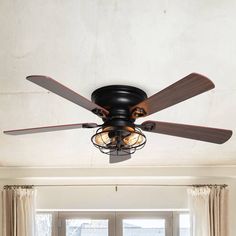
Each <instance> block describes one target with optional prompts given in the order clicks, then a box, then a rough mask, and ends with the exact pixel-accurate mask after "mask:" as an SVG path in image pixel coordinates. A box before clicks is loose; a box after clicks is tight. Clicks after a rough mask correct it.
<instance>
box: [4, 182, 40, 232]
mask: <svg viewBox="0 0 236 236" xmlns="http://www.w3.org/2000/svg"><path fill="white" fill-rule="evenodd" d="M35 195H36V192H35V189H34V188H33V187H31V186H24V187H12V186H5V187H4V190H3V236H34V235H35Z"/></svg>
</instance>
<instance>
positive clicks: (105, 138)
mask: <svg viewBox="0 0 236 236" xmlns="http://www.w3.org/2000/svg"><path fill="white" fill-rule="evenodd" d="M94 141H95V143H96V144H98V145H103V144H104V143H105V144H108V143H110V141H111V139H110V138H109V132H101V133H98V134H97V135H96V136H95V139H94Z"/></svg>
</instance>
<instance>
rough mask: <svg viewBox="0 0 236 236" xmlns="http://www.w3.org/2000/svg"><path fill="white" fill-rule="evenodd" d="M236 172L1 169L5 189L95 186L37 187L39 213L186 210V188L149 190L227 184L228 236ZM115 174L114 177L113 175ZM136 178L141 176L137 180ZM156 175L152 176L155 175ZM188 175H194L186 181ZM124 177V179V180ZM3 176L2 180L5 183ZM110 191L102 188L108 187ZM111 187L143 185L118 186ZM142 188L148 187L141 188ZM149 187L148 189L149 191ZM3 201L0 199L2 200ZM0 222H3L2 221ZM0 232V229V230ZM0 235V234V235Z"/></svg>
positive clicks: (234, 217) (235, 208)
mask: <svg viewBox="0 0 236 236" xmlns="http://www.w3.org/2000/svg"><path fill="white" fill-rule="evenodd" d="M235 170H236V169H235V168H232V167H222V168H218V167H217V168H213V167H209V168H205V167H204V168H200V167H199V168H189V167H185V168H182V167H179V168H178V167H175V168H174V167H172V168H168V167H162V168H145V169H141V168H140V169H137V168H136V169H128V168H124V169H117V168H114V169H77V170H76V169H58V168H57V169H49V168H46V169H43V168H41V169H38V168H35V169H32V168H28V169H24V168H0V185H2V186H3V185H4V184H42V185H44V184H48V185H50V184H53V185H54V184H56V185H57V184H72V185H73V184H80V185H82V184H85V185H86V184H87V185H96V184H97V185H99V186H79V187H75V186H73V187H63V186H58V187H50V186H48V187H45V186H44V187H37V190H38V198H37V208H38V209H51V210H53V209H66V210H68V209H71V210H72V209H84V210H87V209H92V210H99V209H102V210H103V209H106V210H120V209H125V210H127V209H131V210H134V209H146V210H147V209H150V210H152V209H186V208H187V194H186V188H187V187H171V186H168V187H156V186H150V185H151V184H194V183H195V184H196V183H212V184H213V183H226V184H229V189H230V195H229V200H230V202H229V204H230V207H229V210H230V211H229V214H230V218H229V219H230V236H235V235H236V224H235V223H236V214H235V212H236V204H234V201H235V199H236V178H235V175H236V171H235ZM112 173H113V174H112ZM138 173H139V174H138ZM155 173H156V174H155ZM190 173H192V175H190ZM122 175H123V177H122ZM4 176H5V177H4ZM111 184H114V186H100V185H111ZM115 184H118V185H119V184H141V185H142V186H140V187H137V186H132V187H128V186H118V188H117V191H116V188H115ZM145 185H146V186H145ZM147 185H148V186H147ZM0 200H1V199H0ZM0 206H1V204H0ZM0 222H1V221H0ZM0 228H2V227H1V225H0ZM0 235H1V234H0Z"/></svg>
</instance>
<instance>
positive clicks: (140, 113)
mask: <svg viewBox="0 0 236 236" xmlns="http://www.w3.org/2000/svg"><path fill="white" fill-rule="evenodd" d="M146 115H147V112H146V111H145V110H144V108H141V107H135V108H134V109H133V110H132V112H131V118H133V119H137V118H140V117H144V116H146Z"/></svg>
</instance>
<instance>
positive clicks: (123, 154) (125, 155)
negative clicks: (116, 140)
mask: <svg viewBox="0 0 236 236" xmlns="http://www.w3.org/2000/svg"><path fill="white" fill-rule="evenodd" d="M115 152H116V151H115ZM130 158H131V154H130V150H125V151H123V150H120V151H117V155H111V154H110V161H109V162H110V163H111V164H113V163H118V162H122V161H126V160H128V159H130Z"/></svg>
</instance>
